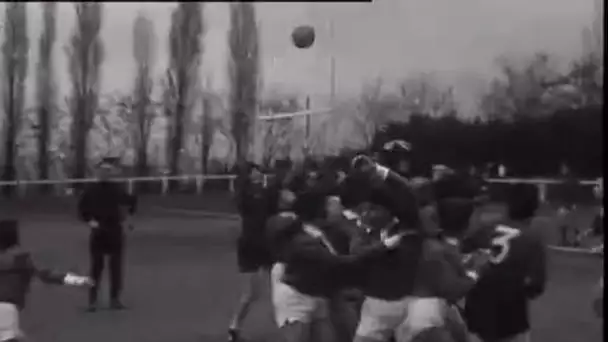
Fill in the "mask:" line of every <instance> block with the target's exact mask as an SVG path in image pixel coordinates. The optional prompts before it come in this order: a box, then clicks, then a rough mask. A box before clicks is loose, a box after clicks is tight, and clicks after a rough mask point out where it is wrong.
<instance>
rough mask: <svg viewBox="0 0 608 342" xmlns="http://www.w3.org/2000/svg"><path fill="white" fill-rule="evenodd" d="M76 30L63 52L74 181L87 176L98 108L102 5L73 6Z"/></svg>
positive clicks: (97, 3)
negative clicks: (66, 65) (68, 88)
mask: <svg viewBox="0 0 608 342" xmlns="http://www.w3.org/2000/svg"><path fill="white" fill-rule="evenodd" d="M74 9H75V11H76V27H75V29H74V32H73V34H72V37H71V39H70V44H69V46H68V47H67V49H66V52H67V55H68V61H69V70H70V78H71V83H72V97H71V99H70V101H71V103H70V107H71V108H70V111H71V113H72V128H71V134H70V136H71V145H72V151H73V159H72V161H73V171H72V172H73V173H72V176H73V177H74V178H84V177H85V176H86V173H87V152H88V135H89V132H90V130H91V127H92V125H93V121H94V118H95V113H96V112H97V109H98V105H99V91H100V87H101V74H100V71H101V64H102V62H103V58H104V49H103V42H102V40H101V35H100V32H101V24H102V11H103V4H102V3H101V2H79V3H76V4H74Z"/></svg>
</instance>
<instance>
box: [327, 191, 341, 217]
mask: <svg viewBox="0 0 608 342" xmlns="http://www.w3.org/2000/svg"><path fill="white" fill-rule="evenodd" d="M343 212H344V206H343V205H342V200H340V196H335V195H330V196H326V197H325V216H326V218H328V219H330V220H331V219H339V218H342V217H343V215H344V214H343Z"/></svg>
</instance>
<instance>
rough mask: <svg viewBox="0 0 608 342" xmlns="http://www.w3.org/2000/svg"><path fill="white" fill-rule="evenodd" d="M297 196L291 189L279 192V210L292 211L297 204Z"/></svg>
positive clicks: (283, 189)
mask: <svg viewBox="0 0 608 342" xmlns="http://www.w3.org/2000/svg"><path fill="white" fill-rule="evenodd" d="M296 198H297V197H296V194H295V192H293V191H292V190H291V189H289V188H287V187H285V188H282V189H281V190H280V191H279V203H278V206H279V210H290V209H292V208H293V205H294V203H295V202H296Z"/></svg>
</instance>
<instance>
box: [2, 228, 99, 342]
mask: <svg viewBox="0 0 608 342" xmlns="http://www.w3.org/2000/svg"><path fill="white" fill-rule="evenodd" d="M33 278H38V279H40V280H41V281H43V282H45V283H48V284H60V285H71V286H92V285H93V281H92V280H91V279H90V278H88V277H83V276H79V275H76V274H73V273H63V272H56V271H50V270H44V269H41V268H39V267H37V266H36V265H35V264H34V262H33V261H32V257H31V255H30V253H29V252H28V251H27V250H25V249H24V248H22V247H21V245H20V243H19V223H18V222H17V221H16V220H2V221H0V341H2V342H18V341H21V340H22V339H23V333H22V331H21V326H20V323H19V318H20V312H21V310H23V308H24V307H25V304H26V298H27V294H28V292H29V289H30V284H31V281H32V279H33Z"/></svg>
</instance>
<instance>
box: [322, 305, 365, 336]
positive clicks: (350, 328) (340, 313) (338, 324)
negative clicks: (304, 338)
mask: <svg viewBox="0 0 608 342" xmlns="http://www.w3.org/2000/svg"><path fill="white" fill-rule="evenodd" d="M329 319H330V322H331V324H332V326H333V329H334V331H335V335H336V341H339V342H352V340H353V338H354V336H355V331H356V329H357V324H358V322H359V310H358V305H357V303H356V299H355V298H349V297H347V296H346V295H345V294H339V295H337V296H336V297H334V298H332V299H331V300H330V302H329Z"/></svg>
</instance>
